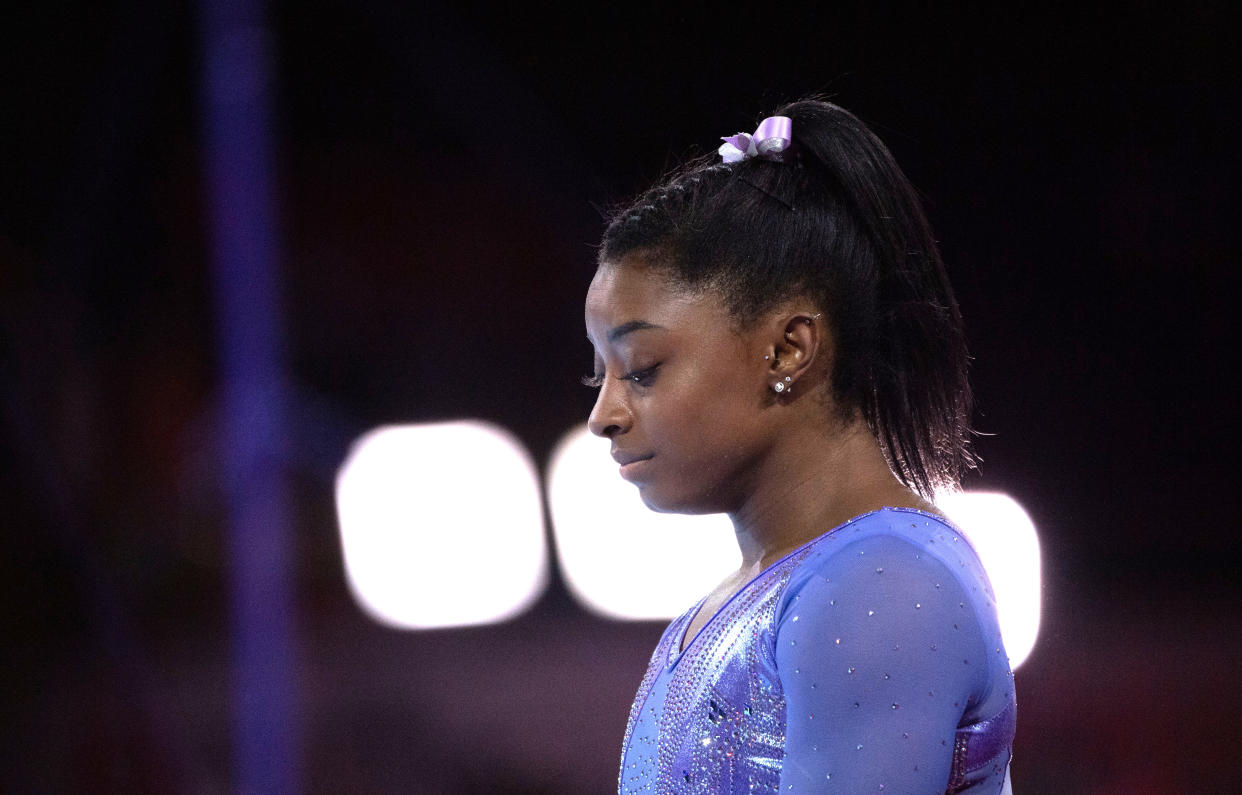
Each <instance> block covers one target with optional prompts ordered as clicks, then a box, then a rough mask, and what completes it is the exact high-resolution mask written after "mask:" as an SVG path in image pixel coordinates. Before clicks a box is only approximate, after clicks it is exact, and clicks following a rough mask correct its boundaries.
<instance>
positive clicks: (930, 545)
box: [782, 508, 993, 607]
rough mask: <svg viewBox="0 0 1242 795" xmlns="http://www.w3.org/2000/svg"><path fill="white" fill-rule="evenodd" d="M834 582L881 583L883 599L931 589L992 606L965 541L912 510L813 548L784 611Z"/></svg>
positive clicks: (847, 530)
mask: <svg viewBox="0 0 1242 795" xmlns="http://www.w3.org/2000/svg"><path fill="white" fill-rule="evenodd" d="M834 578H835V579H836V580H837V583H838V584H839V585H841V584H844V583H845V582H846V580H847V579H848V580H849V581H850V582H851V584H853V585H858V582H857V581H858V580H859V579H863V580H865V581H874V582H875V583H879V582H881V581H883V582H884V583H886V585H884V586H883V587H881V590H882V591H884V592H886V593H891V592H893V591H900V590H908V589H916V590H921V589H922V588H924V587H927V586H930V587H931V590H933V591H943V590H945V589H946V588H948V589H950V590H952V591H954V592H958V591H961V592H963V593H964V594H971V595H972V596H977V597H979V598H978V599H974V598H972V601H985V602H988V603H991V601H992V600H993V597H992V592H991V586H990V585H989V583H988V580H987V575H986V573H985V572H984V569H983V564H982V563H980V561H979V558H978V556H977V555H976V554H975V552H974V550H973V549H972V548H971V547H970V544H969V543H968V542H967V541H966V538H965V536H963V535H962V533H961V532H960V531H959V530H958V529H957V528H956V527H954V526H953V525H952V524H951V523H950V522H948V521H947V520H945V519H943V518H942V517H939V516H936V515H934V514H930V513H925V512H923V511H917V510H914V509H906V508H884V509H881V510H878V511H873V512H871V513H868V514H864V515H862V516H860V517H857V518H855V519H853V520H851V521H849V522H847V523H845V524H843V525H841V526H840V527H838V528H836V529H834V530H832V531H831V532H829V533H827V534H825V535H823V536H821V537H820V538H818V539H816V540H815V541H813V542H811V544H809V545H808V546H807V547H806V548H805V549H804V553H803V555H802V557H801V559H800V560H799V562H798V563H797V565H796V566H794V567H793V569H792V570H791V571H790V576H789V581H788V585H787V588H786V593H785V594H784V598H783V599H782V603H783V605H782V606H785V607H787V606H788V604H789V603H790V602H791V601H793V600H794V599H796V598H797V597H798V595H799V594H800V593H801V592H802V591H803V590H804V589H805V588H807V587H808V586H812V585H813V584H814V586H816V587H815V588H814V589H815V590H821V589H823V587H824V586H832V585H833V581H834ZM873 578H874V580H873ZM827 590H837V589H836V588H831V587H829V588H827Z"/></svg>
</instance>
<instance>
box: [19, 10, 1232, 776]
mask: <svg viewBox="0 0 1242 795" xmlns="http://www.w3.org/2000/svg"><path fill="white" fill-rule="evenodd" d="M1088 5H1090V4H1088ZM1180 6H1181V7H1179V8H1171V7H1169V6H1168V5H1167V4H1155V3H1151V4H1138V6H1136V7H1132V8H1131V9H1130V10H1129V11H1126V12H1124V13H1121V14H1114V13H1106V12H1104V11H1102V10H1093V9H1092V8H1089V7H1085V6H1084V5H1083V4H1053V5H1052V6H1048V7H1041V8H1039V9H1036V10H1024V11H1017V10H1009V9H1007V8H1004V7H995V8H991V9H989V10H987V11H978V12H972V13H963V12H950V11H946V10H945V9H944V8H943V7H942V6H941V5H936V4H930V5H929V4H920V5H917V6H911V7H908V8H907V7H901V6H894V5H888V4H883V3H859V4H851V5H846V4H830V5H821V6H817V7H814V8H808V9H799V8H796V7H791V6H773V7H763V6H753V5H751V6H742V5H739V6H724V5H717V6H715V7H701V8H698V9H696V10H694V11H688V10H686V11H683V10H680V9H678V8H676V7H674V6H672V5H670V4H652V5H646V4H610V5H598V6H597V5H590V6H583V7H578V8H569V7H564V8H562V7H559V6H537V5H531V4H521V5H508V6H501V5H497V4H493V3H483V2H470V1H466V2H457V3H453V4H442V3H436V2H411V3H401V2H387V1H385V0H360V2H350V3H345V2H313V3H281V2H275V3H271V4H269V5H267V6H266V7H262V6H260V5H255V6H253V7H250V8H249V10H247V8H238V7H235V6H224V7H223V10H222V9H220V8H216V4H214V3H209V2H204V3H203V4H202V5H201V6H195V5H193V4H190V5H186V4H178V3H157V2H150V1H149V0H147V1H144V0H133V1H132V2H103V3H82V2H57V1H56V0H51V1H50V2H47V3H41V4H37V5H36V4H31V5H30V6H29V7H27V8H25V9H24V10H22V11H21V12H11V14H10V15H6V16H10V17H11V18H10V19H9V20H8V21H7V22H6V24H5V30H4V33H3V34H2V35H3V42H4V43H3V47H0V59H2V60H0V62H2V63H3V64H4V70H3V73H4V75H5V80H4V85H3V88H2V89H0V91H2V92H3V93H2V96H3V98H4V99H3V105H2V107H0V136H2V137H0V168H2V169H3V172H2V177H0V202H2V203H0V444H2V447H0V520H2V521H3V529H4V536H3V538H4V540H5V554H4V555H2V556H0V589H2V590H0V613H2V615H3V621H4V627H3V628H4V637H5V642H4V647H5V653H4V654H3V658H2V659H3V664H2V669H3V670H2V674H0V675H2V676H3V680H2V687H3V690H2V692H3V693H4V696H5V705H4V707H5V724H6V726H5V728H6V731H5V735H6V737H7V740H6V741H5V742H4V743H3V745H2V750H0V789H3V790H4V791H6V792H26V791H49V792H88V791H125V792H143V791H153V792H225V791H235V790H244V789H254V790H256V791H257V790H272V791H276V790H286V791H290V790H295V789H301V790H303V791H316V792H347V791H359V792H362V791H372V792H373V791H392V792H396V791H418V792H445V793H458V792H461V793H475V792H478V793H483V792H524V793H569V792H574V793H576V792H606V791H608V790H610V789H612V790H614V791H615V786H616V785H615V781H616V768H617V763H618V759H619V753H620V742H621V736H622V732H623V730H624V724H625V717H626V714H627V711H628V708H629V703H630V699H631V698H632V696H633V693H634V689H635V687H636V685H637V682H638V679H639V677H640V676H641V674H642V671H643V668H644V665H645V662H646V659H647V656H648V655H649V653H650V651H651V649H652V647H653V646H654V644H655V641H656V640H657V638H658V637H659V634H660V631H661V629H662V625H661V624H660V623H656V622H622V621H613V620H608V619H604V618H599V617H595V616H593V615H591V614H589V613H588V612H586V611H585V610H584V609H583V608H582V607H580V606H578V604H577V603H576V602H575V601H574V600H573V599H572V598H571V597H570V596H569V594H568V592H567V590H566V588H565V586H564V585H563V580H562V578H561V577H560V576H559V574H558V573H557V571H556V570H555V565H554V567H553V571H552V574H551V576H550V578H549V583H548V587H547V589H546V591H544V593H543V595H542V596H541V597H540V598H539V600H538V601H537V602H536V603H535V604H534V605H533V606H532V607H531V608H530V609H529V610H528V611H526V612H524V613H523V614H521V615H520V616H518V617H516V618H513V619H511V620H508V621H505V622H502V623H499V624H496V625H491V626H480V627H472V628H460V629H441V630H434V631H419V632H410V631H398V630H394V629H391V628H387V627H384V626H381V625H380V624H378V623H376V622H374V621H373V620H371V619H370V618H368V616H367V615H366V614H365V613H364V612H363V611H362V610H360V609H359V607H358V605H357V604H356V603H355V602H354V600H353V599H352V598H351V595H350V592H349V590H348V589H347V587H346V583H345V577H344V573H343V565H342V555H341V543H340V538H339V534H338V528H337V518H336V513H335V506H334V502H333V482H334V478H335V475H336V472H337V468H338V467H339V466H340V464H341V463H342V461H343V460H344V459H345V456H346V453H347V451H348V449H349V446H350V443H351V442H352V440H354V439H355V438H356V437H358V436H359V435H360V434H362V433H364V432H366V431H367V430H368V429H371V428H374V427H376V426H379V425H384V424H393V423H410V422H430V421H440V420H451V419H461V418H474V419H481V420H486V421H488V422H491V423H495V424H497V425H499V426H502V427H504V428H506V429H508V430H509V431H510V432H511V433H513V434H515V435H516V437H517V438H518V439H519V440H520V441H521V442H522V444H524V445H525V447H526V448H527V449H528V450H530V451H531V453H532V455H533V457H534V460H535V463H536V465H537V466H539V467H540V468H542V467H544V466H545V465H546V463H547V461H548V457H549V455H550V454H551V451H552V449H553V447H554V445H555V444H556V442H557V440H558V439H560V438H561V437H562V435H563V434H564V433H565V432H566V431H567V430H568V429H570V428H571V427H572V426H574V425H575V424H577V423H579V422H581V421H583V419H584V418H585V416H586V414H587V412H588V411H589V408H590V405H591V401H592V393H591V392H590V391H589V390H587V389H584V388H583V387H581V386H580V384H579V382H578V379H579V377H580V376H581V375H582V374H583V373H585V372H587V371H588V370H589V369H590V367H591V358H590V347H589V345H588V343H587V342H586V340H585V338H584V333H583V328H582V297H583V295H584V292H585V289H586V285H587V284H588V282H589V280H590V277H591V274H592V271H593V259H594V245H595V244H596V242H597V241H598V239H599V236H600V234H601V232H602V228H603V223H602V220H601V212H600V211H601V208H606V207H608V206H610V205H611V204H613V203H614V202H617V201H619V200H622V199H624V198H626V197H627V196H629V195H631V194H632V193H634V192H635V191H637V190H639V189H641V188H642V187H644V186H645V185H647V184H648V183H649V182H650V181H652V180H653V179H654V178H656V177H657V176H658V175H659V174H660V173H661V172H662V171H663V170H664V169H665V168H667V167H669V166H672V165H674V164H675V163H677V162H679V161H680V160H681V159H683V158H684V157H686V156H687V155H691V154H695V153H699V152H702V151H709V150H711V149H714V148H715V146H716V145H718V138H719V136H722V135H729V134H732V133H735V132H737V131H739V130H747V131H749V130H751V129H753V127H754V124H755V122H756V121H757V119H758V118H759V115H760V114H761V112H763V111H766V110H770V109H772V108H774V107H776V106H777V105H778V104H780V103H781V102H783V101H786V100H790V99H796V98H799V97H801V96H804V95H807V94H810V93H822V94H826V95H828V96H830V97H832V98H833V99H834V100H835V101H837V102H838V103H839V104H841V105H843V106H845V107H846V108H849V109H850V110H852V111H854V112H855V113H857V114H858V115H859V116H861V117H862V118H863V119H864V120H865V121H867V122H868V123H869V124H871V125H872V126H873V128H874V129H875V130H876V131H877V132H878V133H879V134H880V136H881V137H882V138H884V140H885V141H886V142H887V143H888V145H889V146H890V147H891V148H892V150H893V151H894V153H895V155H896V157H897V159H898V161H899V162H900V163H901V164H902V165H903V167H904V168H905V169H906V171H907V174H908V175H909V176H910V178H911V180H912V181H913V182H914V184H915V185H916V186H917V187H918V188H919V189H920V190H921V192H922V193H923V194H924V196H925V197H926V203H927V208H928V212H929V215H930V217H931V220H932V223H933V226H934V227H935V229H936V231H937V235H938V238H939V240H940V241H941V244H942V250H943V254H944V258H945V260H946V262H947V263H948V266H949V269H950V274H951V276H952V278H953V280H954V283H955V286H956V288H957V291H958V297H959V299H960V301H961V304H962V311H963V314H964V316H965V318H966V321H967V327H968V333H969V336H970V340H971V346H972V352H973V355H974V357H975V362H974V370H973V378H974V384H975V388H976V390H977V399H978V412H977V417H976V421H977V427H978V429H979V430H980V431H982V432H983V435H981V436H980V437H979V439H978V451H979V453H980V454H981V456H982V458H983V464H982V468H981V470H980V471H979V472H978V473H976V474H975V475H973V476H972V477H971V478H970V479H969V481H968V483H967V484H966V485H967V486H968V487H969V488H974V489H990V490H999V491H1004V492H1006V493H1008V494H1010V495H1012V496H1013V497H1015V498H1016V499H1018V500H1019V501H1020V502H1021V503H1022V504H1023V505H1024V506H1025V507H1026V509H1027V511H1028V512H1029V513H1030V515H1031V517H1032V519H1033V520H1034V522H1035V525H1036V527H1037V528H1038V530H1039V533H1040V539H1041V542H1042V545H1043V585H1044V594H1043V628H1042V632H1041V635H1040V638H1039V642H1038V644H1037V645H1036V646H1035V649H1034V652H1033V653H1032V655H1031V657H1030V658H1029V659H1028V660H1027V662H1026V663H1025V665H1023V667H1022V668H1021V669H1019V671H1018V672H1017V680H1018V688H1019V699H1020V718H1019V726H1018V738H1017V743H1016V747H1015V758H1014V763H1013V779H1014V785H1015V791H1019V792H1025V793H1031V792H1084V793H1085V792H1094V793H1100V792H1103V793H1111V792H1116V793H1134V792H1206V791H1219V790H1220V789H1221V788H1222V787H1223V786H1224V785H1222V784H1221V783H1220V782H1222V781H1228V780H1230V779H1232V778H1233V777H1234V774H1235V773H1236V770H1237V767H1236V753H1235V752H1236V745H1237V740H1238V735H1237V730H1236V716H1237V715H1238V714H1239V712H1240V711H1242V688H1239V687H1238V686H1237V685H1236V682H1235V681H1234V680H1233V678H1232V677H1233V676H1234V675H1236V674H1235V669H1236V663H1237V661H1238V659H1239V657H1240V652H1242V639H1240V632H1242V600H1239V598H1238V597H1239V587H1238V576H1237V563H1238V557H1239V556H1238V554H1237V549H1238V546H1237V543H1236V541H1235V534H1236V531H1237V529H1238V522H1237V519H1236V517H1237V508H1238V505H1237V503H1238V497H1237V494H1238V492H1237V488H1236V478H1235V471H1234V469H1235V468H1234V467H1233V466H1232V465H1231V464H1230V463H1229V462H1230V461H1232V460H1233V456H1234V450H1233V445H1232V444H1231V442H1232V437H1233V436H1234V435H1235V434H1234V432H1235V431H1236V427H1237V422H1236V418H1235V410H1236V406H1237V398H1236V391H1235V390H1234V389H1233V388H1230V387H1228V386H1227V383H1228V380H1229V375H1228V374H1229V372H1231V371H1232V370H1233V369H1234V368H1235V365H1236V353H1235V347H1236V343H1237V328H1236V325H1235V322H1234V318H1235V316H1236V311H1235V310H1234V307H1233V304H1234V302H1235V301H1236V300H1237V296H1238V289H1237V288H1238V266H1239V256H1238V255H1239V245H1238V234H1237V231H1238V215H1237V208H1238V203H1237V200H1238V186H1239V179H1238V178H1239V173H1238V166H1237V162H1238V158H1237V156H1236V151H1235V150H1236V149H1237V146H1238V137H1237V133H1238V129H1237V127H1236V126H1235V125H1234V121H1235V119H1234V115H1235V113H1236V106H1237V86H1236V81H1235V78H1236V77H1237V74H1236V72H1235V71H1234V69H1235V67H1236V43H1235V42H1234V41H1232V38H1233V37H1232V36H1230V35H1228V31H1229V30H1230V28H1229V27H1227V26H1226V24H1225V20H1224V16H1225V14H1224V11H1225V8H1226V6H1225V4H1223V3H1219V2H1210V1H1209V2H1198V3H1188V4H1180ZM255 495H259V497H258V498H256V497H255ZM273 495H274V496H273ZM256 499H257V500H258V502H257V503H256V502H255V500H256ZM265 500H266V501H265ZM256 529H257V530H258V531H259V533H258V535H255V534H254V533H253V531H255V530H256ZM267 534H270V536H271V538H270V539H269V538H268V535H267ZM265 539H266V540H265ZM451 565H452V566H455V567H459V568H460V581H461V583H462V587H463V588H486V587H487V582H485V581H484V582H480V581H479V580H478V578H476V577H474V576H472V568H471V564H470V560H469V559H463V560H460V561H455V562H452V563H451ZM636 576H637V575H636ZM248 589H249V590H248ZM265 589H269V590H265ZM269 597H270V598H269ZM453 598H454V597H453V594H452V593H451V592H446V593H445V599H453ZM256 605H257V606H256ZM255 638H260V639H265V640H262V643H261V644H260V645H261V646H262V648H259V649H258V650H257V651H256V649H255V648H253V647H251V646H248V645H247V644H248V643H254V642H255ZM263 644H266V645H263ZM256 655H257V656H256ZM264 655H268V656H264ZM256 660H257V662H256ZM248 677H249V678H248ZM247 688H250V689H247ZM255 693H258V694H259V695H258V696H254V694H255ZM246 694H250V695H246ZM251 696H254V697H255V698H258V702H256V703H255V704H249V702H248V701H246V699H247V698H250V697H251ZM248 705H249V706H248ZM250 707H253V709H252V710H250V711H251V712H256V713H260V712H261V713H262V714H263V715H265V716H266V718H265V720H261V721H259V722H258V723H257V724H255V723H254V722H247V719H246V718H245V717H244V716H245V715H246V714H247V711H248V710H249V709H250ZM238 714H240V715H242V716H243V717H242V718H237V717H236V715H238ZM239 748H241V749H243V750H238V749H239ZM245 748H252V749H253V748H260V749H267V751H266V752H263V751H260V752H257V753H254V752H248V751H245V750H244V749H245ZM248 754H249V755H248Z"/></svg>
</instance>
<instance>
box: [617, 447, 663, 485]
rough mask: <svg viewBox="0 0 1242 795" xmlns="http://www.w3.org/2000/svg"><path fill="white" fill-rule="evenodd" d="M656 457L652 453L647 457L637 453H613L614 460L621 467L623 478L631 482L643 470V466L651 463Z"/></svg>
mask: <svg viewBox="0 0 1242 795" xmlns="http://www.w3.org/2000/svg"><path fill="white" fill-rule="evenodd" d="M653 457H654V456H653V455H651V454H650V453H648V454H646V455H642V454H637V453H613V454H612V458H613V460H614V461H616V462H617V463H618V464H620V465H621V477H623V478H625V479H626V480H630V479H632V478H633V476H634V475H635V474H636V473H637V472H638V470H640V469H642V465H643V464H645V463H646V462H648V461H650V460H651V459H652V458H653Z"/></svg>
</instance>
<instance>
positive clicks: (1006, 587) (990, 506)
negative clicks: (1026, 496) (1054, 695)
mask: <svg viewBox="0 0 1242 795" xmlns="http://www.w3.org/2000/svg"><path fill="white" fill-rule="evenodd" d="M936 504H937V505H938V506H940V508H941V509H942V510H943V511H944V512H945V515H946V516H948V517H949V518H950V519H952V520H953V522H954V524H956V525H957V526H958V527H960V528H961V529H962V532H963V533H965V534H966V537H967V538H968V539H969V540H970V545H971V546H972V547H974V548H975V551H976V552H978V553H979V559H980V560H981V561H982V562H983V567H984V568H985V569H987V572H988V579H989V580H991V581H992V591H993V592H994V593H995V594H996V612H997V616H998V617H999V619H1000V629H1001V636H1002V637H1003V638H1004V640H1005V650H1006V651H1007V652H1008V653H1009V664H1010V666H1011V667H1013V668H1017V667H1018V666H1019V665H1021V664H1022V662H1023V661H1024V660H1025V659H1026V658H1027V656H1028V655H1029V654H1030V653H1031V649H1033V648H1034V647H1035V638H1036V636H1037V635H1039V609H1040V589H1041V584H1040V564H1039V536H1037V535H1036V533H1035V525H1034V523H1033V522H1032V521H1031V517H1030V516H1028V515H1027V513H1026V511H1024V510H1023V509H1022V506H1021V505H1019V504H1018V503H1017V501H1015V500H1014V499H1013V498H1012V497H1010V496H1009V495H1007V494H996V493H991V492H982V491H973V492H972V491H963V492H956V493H953V494H945V495H941V497H940V498H939V499H938V500H936Z"/></svg>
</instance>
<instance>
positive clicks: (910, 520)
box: [619, 508, 1016, 793]
mask: <svg viewBox="0 0 1242 795" xmlns="http://www.w3.org/2000/svg"><path fill="white" fill-rule="evenodd" d="M700 606H701V603H700V605H696V606H695V607H694V608H692V609H691V610H689V611H688V612H686V613H685V614H684V615H682V616H681V617H680V618H678V619H676V620H675V621H673V623H672V624H671V625H669V627H668V629H667V630H665V632H664V636H663V637H662V638H661V640H660V643H659V645H658V646H657V647H656V650H655V653H654V654H653V655H652V658H651V663H650V665H649V666H648V670H647V673H646V675H645V676H644V677H643V680H642V684H641V686H640V687H639V691H638V695H637V697H636V698H635V700H634V706H633V708H632V709H631V711H630V719H629V723H628V726H627V728H626V734H625V744H624V749H623V752H622V767H621V774H620V781H619V785H620V791H621V792H622V793H632V792H660V793H665V792H668V793H681V792H695V793H708V792H710V793H723V792H730V793H731V792H775V791H777V790H779V791H780V792H782V793H783V792H850V793H853V792H883V791H887V792H894V793H941V792H952V793H962V792H970V793H982V792H990V793H995V792H1001V790H1002V787H1003V786H1004V783H1005V779H1006V773H1007V769H1008V764H1009V760H1010V754H1011V746H1012V742H1013V735H1014V727H1015V718H1016V703H1015V698H1014V687H1013V676H1012V673H1011V672H1010V668H1009V661H1008V658H1007V656H1006V655H1005V649H1004V645H1003V644H1002V642H1001V636H1000V629H999V626H998V625H997V620H996V608H995V603H994V597H993V595H992V590H991V587H990V586H989V584H988V580H987V575H986V574H985V573H984V570H983V566H982V564H980V562H979V559H978V557H977V556H976V555H975V553H974V550H972V549H971V548H970V546H969V545H968V544H967V542H966V540H965V538H964V537H963V536H962V535H961V533H960V532H959V531H958V530H957V529H956V528H955V527H953V525H951V524H949V523H948V522H946V521H945V520H943V519H942V518H940V517H938V516H935V515H932V514H928V513H924V512H921V511H916V510H913V509H906V508H884V509H882V510H878V511H874V512H872V513H869V514H865V515H863V516H859V517H856V518H855V519H852V520H850V521H849V522H847V523H845V524H843V525H841V526H840V527H838V528H836V529H834V530H832V531H831V532H829V533H827V534H825V535H823V536H821V537H819V538H818V539H816V540H814V541H812V542H810V543H809V544H807V545H805V546H803V547H801V548H800V549H798V550H796V551H794V552H792V553H791V554H789V555H788V556H786V557H785V558H783V559H782V560H780V561H778V562H777V563H775V564H773V565H772V566H770V567H769V568H768V569H766V570H765V571H764V572H763V573H761V574H760V575H759V576H758V577H756V578H755V579H754V580H752V581H751V582H750V583H748V584H747V585H746V586H745V587H744V588H742V589H741V590H740V591H738V592H737V594H735V595H734V596H733V597H732V598H731V599H730V600H729V602H727V603H726V604H725V605H724V606H723V607H722V608H721V609H720V610H719V611H718V612H717V613H716V614H715V615H714V616H713V617H712V618H711V619H710V620H709V621H708V623H707V624H705V625H704V626H703V628H702V629H701V630H700V631H699V633H698V634H697V635H696V636H695V637H694V638H693V639H685V637H684V636H685V632H686V628H687V627H688V625H689V624H690V622H691V620H692V619H693V618H694V616H695V614H696V612H697V611H698V609H699V607H700ZM685 640H689V642H688V644H687V645H686V648H685V650H684V651H679V649H680V648H681V646H682V644H683V641H685Z"/></svg>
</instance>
